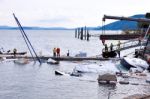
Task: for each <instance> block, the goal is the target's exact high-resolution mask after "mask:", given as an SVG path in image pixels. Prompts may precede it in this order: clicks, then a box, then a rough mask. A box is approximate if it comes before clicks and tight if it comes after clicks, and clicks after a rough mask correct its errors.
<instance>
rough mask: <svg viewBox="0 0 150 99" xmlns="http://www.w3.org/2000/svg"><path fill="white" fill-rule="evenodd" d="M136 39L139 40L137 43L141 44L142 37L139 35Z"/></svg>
mask: <svg viewBox="0 0 150 99" xmlns="http://www.w3.org/2000/svg"><path fill="white" fill-rule="evenodd" d="M138 40H139V44H140V45H141V40H142V38H141V37H139V38H138Z"/></svg>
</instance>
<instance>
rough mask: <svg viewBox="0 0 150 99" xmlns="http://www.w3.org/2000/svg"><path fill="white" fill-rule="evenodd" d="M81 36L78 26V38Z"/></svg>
mask: <svg viewBox="0 0 150 99" xmlns="http://www.w3.org/2000/svg"><path fill="white" fill-rule="evenodd" d="M79 37H80V28H78V39H79Z"/></svg>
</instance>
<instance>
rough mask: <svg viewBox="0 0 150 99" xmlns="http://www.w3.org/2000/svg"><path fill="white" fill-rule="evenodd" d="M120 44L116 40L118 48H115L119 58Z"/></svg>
mask: <svg viewBox="0 0 150 99" xmlns="http://www.w3.org/2000/svg"><path fill="white" fill-rule="evenodd" d="M120 45H121V42H120V41H118V44H117V46H118V48H117V53H118V57H119V58H120Z"/></svg>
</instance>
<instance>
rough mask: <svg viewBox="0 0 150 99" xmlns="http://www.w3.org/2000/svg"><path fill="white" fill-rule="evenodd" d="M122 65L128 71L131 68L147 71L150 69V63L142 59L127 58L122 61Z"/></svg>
mask: <svg viewBox="0 0 150 99" xmlns="http://www.w3.org/2000/svg"><path fill="white" fill-rule="evenodd" d="M120 63H121V65H123V66H124V67H126V68H127V69H130V68H131V67H133V68H142V69H147V68H148V67H149V65H148V63H147V62H146V61H145V60H142V59H140V58H129V57H125V58H123V59H121V61H120Z"/></svg>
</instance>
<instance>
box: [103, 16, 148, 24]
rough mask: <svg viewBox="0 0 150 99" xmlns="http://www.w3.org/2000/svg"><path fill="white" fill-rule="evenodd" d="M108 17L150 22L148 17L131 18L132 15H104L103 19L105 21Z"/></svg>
mask: <svg viewBox="0 0 150 99" xmlns="http://www.w3.org/2000/svg"><path fill="white" fill-rule="evenodd" d="M106 19H115V20H127V21H136V22H147V23H150V19H147V18H130V17H118V16H108V15H104V17H103V21H105V20H106Z"/></svg>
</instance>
